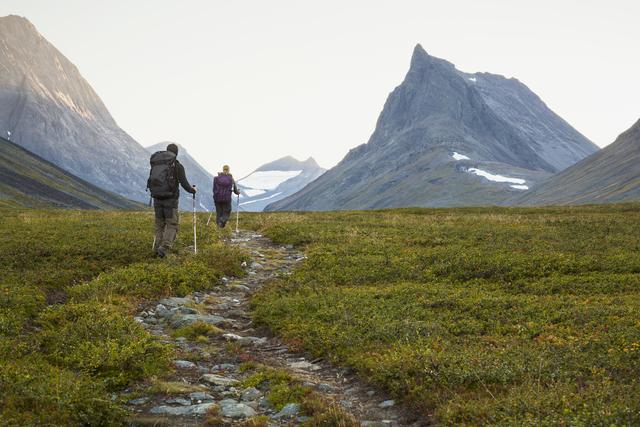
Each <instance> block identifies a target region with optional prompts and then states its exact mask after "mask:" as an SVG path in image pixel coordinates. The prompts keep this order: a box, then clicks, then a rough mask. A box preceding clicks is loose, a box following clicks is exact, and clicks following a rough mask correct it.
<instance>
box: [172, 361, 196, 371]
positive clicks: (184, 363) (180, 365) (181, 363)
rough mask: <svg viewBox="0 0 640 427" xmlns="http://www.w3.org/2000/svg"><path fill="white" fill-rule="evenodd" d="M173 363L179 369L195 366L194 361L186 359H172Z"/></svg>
mask: <svg viewBox="0 0 640 427" xmlns="http://www.w3.org/2000/svg"><path fill="white" fill-rule="evenodd" d="M173 364H174V365H176V367H178V368H180V369H193V368H195V367H196V364H195V363H193V362H189V361H188V360H174V361H173Z"/></svg>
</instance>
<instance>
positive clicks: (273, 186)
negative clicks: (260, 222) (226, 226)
mask: <svg viewBox="0 0 640 427" xmlns="http://www.w3.org/2000/svg"><path fill="white" fill-rule="evenodd" d="M325 171H326V169H323V168H322V167H320V166H319V165H318V163H316V161H315V160H314V159H313V158H311V157H309V158H308V159H307V160H305V161H300V160H297V159H295V158H293V157H291V156H287V157H283V158H281V159H278V160H275V161H273V162H271V163H267V164H265V165H262V166H260V167H259V168H258V169H256V170H255V171H253V172H252V173H250V174H249V175H247V176H245V177H244V178H241V179H239V180H237V181H238V187H239V189H240V191H241V194H240V207H241V208H242V209H243V210H246V211H251V212H261V211H262V210H263V209H264V208H265V207H266V206H267V205H269V204H270V203H273V202H277V201H278V200H281V199H283V198H285V197H287V196H290V195H292V194H293V193H295V192H296V191H298V190H300V189H301V188H303V187H304V186H305V185H307V184H309V183H310V182H312V181H313V180H315V179H316V178H318V177H319V176H320V175H322V174H323V173H324V172H325Z"/></svg>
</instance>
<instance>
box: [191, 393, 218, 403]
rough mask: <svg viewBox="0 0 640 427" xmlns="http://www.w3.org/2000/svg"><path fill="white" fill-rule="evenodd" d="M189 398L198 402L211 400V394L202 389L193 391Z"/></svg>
mask: <svg viewBox="0 0 640 427" xmlns="http://www.w3.org/2000/svg"><path fill="white" fill-rule="evenodd" d="M189 398H190V399H191V400H193V401H194V402H198V403H200V402H204V401H205V400H213V396H211V395H210V394H209V393H205V392H204V391H194V392H193V393H191V394H189Z"/></svg>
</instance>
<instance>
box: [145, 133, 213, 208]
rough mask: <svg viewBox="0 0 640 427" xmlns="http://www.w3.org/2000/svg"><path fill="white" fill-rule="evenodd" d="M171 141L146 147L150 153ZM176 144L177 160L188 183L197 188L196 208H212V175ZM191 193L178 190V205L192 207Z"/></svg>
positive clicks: (161, 148)
mask: <svg viewBox="0 0 640 427" xmlns="http://www.w3.org/2000/svg"><path fill="white" fill-rule="evenodd" d="M170 143H171V142H169V141H166V142H160V143H158V144H154V145H152V146H150V147H147V151H148V152H149V153H150V154H153V153H155V152H156V151H164V150H165V149H166V148H167V145H169V144H170ZM174 144H176V145H177V146H178V160H179V161H180V163H182V165H183V166H184V170H185V172H186V175H187V179H188V180H189V183H190V184H192V185H195V186H196V187H197V188H198V193H197V198H196V209H198V210H209V211H210V210H211V209H213V176H212V175H211V174H210V173H209V172H208V171H207V170H206V169H205V168H203V167H202V166H201V165H200V163H198V162H197V161H196V159H194V158H193V157H192V156H191V155H190V154H189V152H188V151H187V149H186V148H184V147H183V146H182V145H180V144H177V143H174ZM192 203H193V201H192V198H191V195H190V194H188V193H186V192H185V191H182V190H181V191H180V207H181V208H182V209H187V210H188V209H192Z"/></svg>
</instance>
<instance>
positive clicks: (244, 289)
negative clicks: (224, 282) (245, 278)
mask: <svg viewBox="0 0 640 427" xmlns="http://www.w3.org/2000/svg"><path fill="white" fill-rule="evenodd" d="M229 289H232V290H234V291H240V292H251V288H250V287H248V286H245V285H229Z"/></svg>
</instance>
